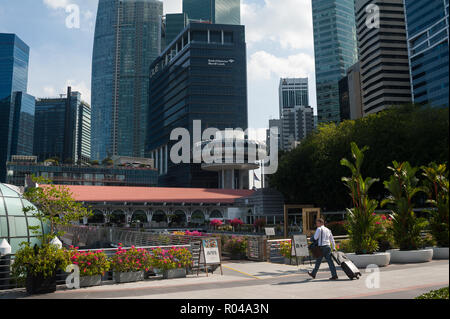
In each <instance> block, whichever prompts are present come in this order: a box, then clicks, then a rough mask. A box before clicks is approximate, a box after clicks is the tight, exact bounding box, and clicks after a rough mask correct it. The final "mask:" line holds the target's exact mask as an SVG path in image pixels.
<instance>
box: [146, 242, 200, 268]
mask: <svg viewBox="0 0 450 319" xmlns="http://www.w3.org/2000/svg"><path fill="white" fill-rule="evenodd" d="M152 253H153V256H152V266H153V268H157V269H161V270H170V269H179V268H187V267H189V266H192V254H191V252H190V251H189V249H187V248H176V247H172V248H171V249H168V250H166V249H162V248H155V249H153V250H152Z"/></svg>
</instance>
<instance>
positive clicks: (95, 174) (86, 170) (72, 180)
mask: <svg viewBox="0 0 450 319" xmlns="http://www.w3.org/2000/svg"><path fill="white" fill-rule="evenodd" d="M7 169H8V176H7V183H8V184H12V185H16V186H24V185H25V178H26V177H27V176H31V175H35V176H42V177H45V178H48V179H50V180H51V181H52V182H53V183H54V184H57V185H96V186H138V187H140V186H142V187H152V186H156V185H157V183H158V172H157V171H156V170H154V169H151V168H126V167H101V166H98V167H96V166H91V167H89V166H71V165H55V166H49V165H45V164H44V163H18V162H16V163H14V162H9V163H8V164H7Z"/></svg>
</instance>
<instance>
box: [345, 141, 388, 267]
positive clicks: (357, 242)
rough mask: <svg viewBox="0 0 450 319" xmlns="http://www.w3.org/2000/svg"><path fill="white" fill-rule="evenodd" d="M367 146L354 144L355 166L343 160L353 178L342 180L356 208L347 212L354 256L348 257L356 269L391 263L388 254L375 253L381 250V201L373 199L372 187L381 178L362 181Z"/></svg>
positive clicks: (352, 147) (368, 178) (352, 148)
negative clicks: (379, 248) (378, 212)
mask: <svg viewBox="0 0 450 319" xmlns="http://www.w3.org/2000/svg"><path fill="white" fill-rule="evenodd" d="M367 150H368V147H364V148H362V149H359V148H358V146H357V145H356V143H354V142H352V143H351V153H352V157H353V160H354V163H351V162H350V161H349V160H347V159H345V158H344V159H342V160H341V165H343V166H346V167H348V168H349V169H350V171H351V173H352V176H351V177H343V178H342V181H343V182H344V183H345V185H346V186H347V187H348V189H349V190H350V197H351V199H352V204H353V208H351V209H347V230H348V235H349V238H350V245H351V247H352V248H353V250H354V252H355V253H354V254H347V256H348V258H349V259H350V260H352V261H353V263H354V264H355V266H356V267H367V266H368V265H371V264H375V265H378V266H380V267H383V266H387V265H388V264H389V261H390V254H389V253H386V252H385V253H376V252H377V250H378V238H379V237H380V234H381V226H380V225H381V222H380V218H379V216H378V215H377V214H376V213H375V210H376V209H377V207H378V201H377V200H374V199H370V197H369V190H370V187H371V186H372V185H373V184H374V183H375V182H378V181H379V180H378V179H375V178H371V177H367V178H363V176H362V174H361V166H362V164H363V162H364V152H366V151H367Z"/></svg>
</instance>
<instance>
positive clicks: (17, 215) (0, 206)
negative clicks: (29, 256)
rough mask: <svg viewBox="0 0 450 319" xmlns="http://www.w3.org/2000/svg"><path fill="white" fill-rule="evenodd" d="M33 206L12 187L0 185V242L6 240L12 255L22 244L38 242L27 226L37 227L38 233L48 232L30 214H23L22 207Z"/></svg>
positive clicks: (36, 236)
mask: <svg viewBox="0 0 450 319" xmlns="http://www.w3.org/2000/svg"><path fill="white" fill-rule="evenodd" d="M30 206H33V207H35V206H34V205H33V204H31V203H30V202H29V201H28V200H26V199H25V198H23V196H21V195H20V194H19V193H18V192H17V191H16V190H15V189H14V186H11V185H7V184H1V183H0V240H2V239H6V240H7V241H8V243H9V244H10V245H11V253H12V254H14V253H15V252H16V251H17V250H18V249H19V248H20V244H21V243H22V242H29V243H31V244H32V245H34V244H38V243H39V242H40V241H39V239H38V235H36V234H34V233H33V232H32V231H31V230H29V228H28V227H29V226H39V232H42V230H44V231H48V229H47V227H43V225H42V223H41V221H40V220H39V219H37V218H35V217H33V216H32V212H28V213H25V212H24V211H23V208H24V207H30Z"/></svg>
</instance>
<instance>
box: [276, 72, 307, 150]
mask: <svg viewBox="0 0 450 319" xmlns="http://www.w3.org/2000/svg"><path fill="white" fill-rule="evenodd" d="M279 99H280V120H281V130H280V136H281V140H280V144H281V145H280V147H281V149H283V150H291V149H292V148H293V147H295V145H296V143H298V142H300V141H301V140H302V139H304V138H305V137H306V136H307V135H308V134H309V133H311V132H312V131H313V130H314V111H313V109H312V108H311V107H310V106H309V91H308V78H282V79H280V86H279Z"/></svg>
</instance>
